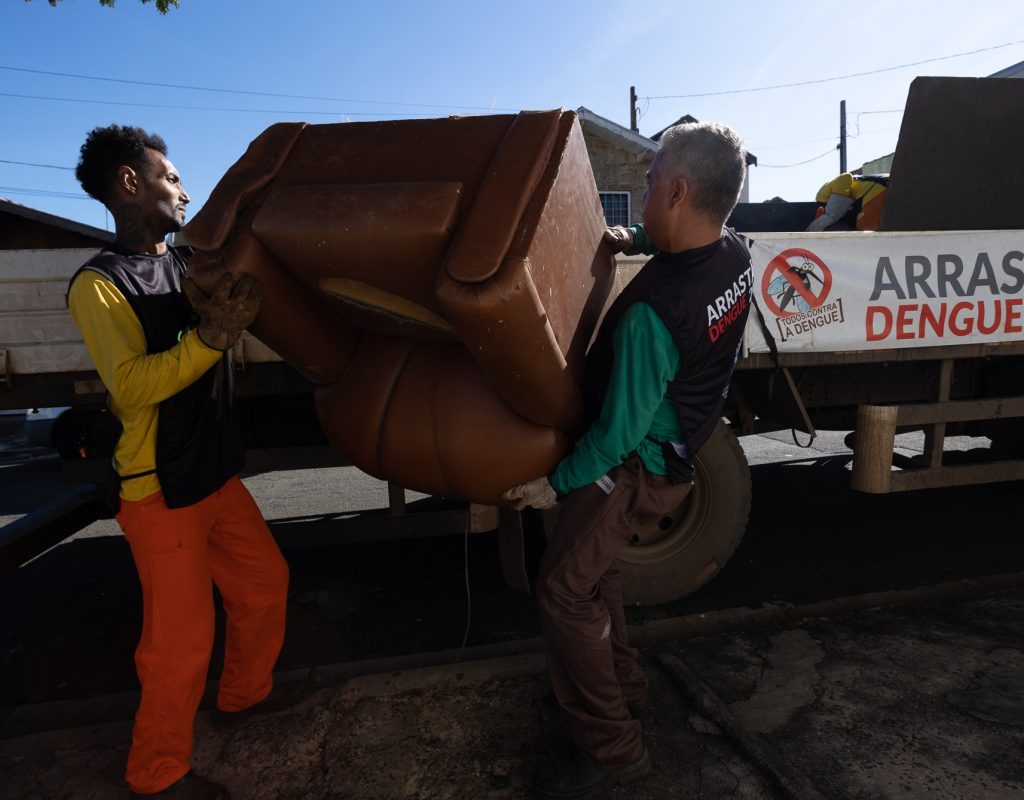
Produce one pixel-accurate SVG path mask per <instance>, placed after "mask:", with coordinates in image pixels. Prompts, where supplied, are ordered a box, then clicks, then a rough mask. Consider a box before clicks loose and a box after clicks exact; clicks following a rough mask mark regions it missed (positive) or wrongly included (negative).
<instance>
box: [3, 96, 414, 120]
mask: <svg viewBox="0 0 1024 800" xmlns="http://www.w3.org/2000/svg"><path fill="white" fill-rule="evenodd" d="M0 97H17V98H20V99H22V100H51V101H53V102H58V103H89V104H92V105H103V106H134V107H136V108H159V109H164V110H168V111H171V110H173V111H230V112H242V113H247V114H289V115H295V116H304V117H306V116H319V117H380V116H391V115H389V114H386V113H383V114H382V113H380V112H376V111H302V110H282V109H279V108H223V107H219V106H179V105H168V104H166V103H132V102H128V101H127V100H91V99H85V98H79V97H48V96H45V95H36V94H14V93H13V92H0ZM406 116H410V117H431V116H433V114H406Z"/></svg>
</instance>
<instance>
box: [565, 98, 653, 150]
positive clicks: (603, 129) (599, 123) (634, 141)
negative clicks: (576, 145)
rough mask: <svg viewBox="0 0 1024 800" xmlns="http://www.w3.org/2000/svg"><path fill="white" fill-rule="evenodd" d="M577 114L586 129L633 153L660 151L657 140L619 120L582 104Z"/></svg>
mask: <svg viewBox="0 0 1024 800" xmlns="http://www.w3.org/2000/svg"><path fill="white" fill-rule="evenodd" d="M576 115H577V116H578V117H579V118H580V125H582V126H583V129H584V130H590V131H592V132H594V133H596V134H597V135H598V136H601V137H602V138H604V139H610V140H612V141H614V142H615V143H616V144H617V145H619V146H620V147H622V148H623V149H625V150H628V151H629V152H631V153H632V154H633V155H636V156H639V155H642V154H643V153H656V152H658V144H657V142H652V141H651V140H650V139H648V138H647V137H646V136H641V135H640V134H639V133H637V132H636V131H631V130H630V129H629V128H624V127H623V126H622V125H619V124H618V123H617V122H612V121H611V120H610V119H606V118H605V117H602V116H601V115H600V114H595V113H594V112H593V111H591V110H590V109H589V108H586V107H584V106H580V107H579V108H577V109H576Z"/></svg>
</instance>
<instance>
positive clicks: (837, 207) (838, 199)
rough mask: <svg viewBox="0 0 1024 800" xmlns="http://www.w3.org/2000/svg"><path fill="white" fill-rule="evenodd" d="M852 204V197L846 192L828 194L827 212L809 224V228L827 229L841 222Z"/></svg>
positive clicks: (815, 229) (811, 229) (814, 229)
mask: <svg viewBox="0 0 1024 800" xmlns="http://www.w3.org/2000/svg"><path fill="white" fill-rule="evenodd" d="M852 205H853V198H852V197H847V196H846V195H845V194H836V193H835V192H833V193H832V194H830V195H829V196H828V201H827V202H826V203H825V213H824V214H822V215H821V216H820V217H818V218H817V219H816V220H814V222H812V223H811V224H810V225H808V226H807V230H809V231H823V230H825V229H826V228H827V227H828V226H829V225H834V224H835V223H837V222H839V220H841V219H842V218H843V214H845V213H846V212H847V211H849V210H850V206H852Z"/></svg>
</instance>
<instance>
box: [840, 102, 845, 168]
mask: <svg viewBox="0 0 1024 800" xmlns="http://www.w3.org/2000/svg"><path fill="white" fill-rule="evenodd" d="M844 172H846V101H845V100H840V101H839V174H840V175H841V174H842V173H844Z"/></svg>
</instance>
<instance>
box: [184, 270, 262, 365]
mask: <svg viewBox="0 0 1024 800" xmlns="http://www.w3.org/2000/svg"><path fill="white" fill-rule="evenodd" d="M181 288H182V290H183V291H184V292H185V295H186V297H188V301H189V303H191V304H192V308H193V309H194V310H195V312H196V313H197V314H198V315H199V320H200V322H199V327H198V328H197V329H196V333H198V334H199V338H200V339H202V341H203V344H205V345H206V346H207V347H212V348H213V349H214V350H229V349H231V347H232V345H234V343H235V342H236V341H238V337H239V336H241V335H242V331H244V330H245V329H246V328H248V327H249V325H250V324H251V323H252V321H253V320H254V319H256V314H257V312H259V310H260V300H261V298H262V297H263V284H261V283H260V282H259V281H258V280H256V278H254V277H253V276H252V275H245V274H243V275H242V276H241V277H240V278H238V280H235V278H234V277H233V276H232V275H230V274H226V273H225V274H224V275H221V276H220V280H219V281H217V285H216V286H215V287H213V295H212V296H210V297H207V296H206V295H205V294H204V293H203V290H202V289H200V288H199V287H198V286H196V285H195V284H194V283H193V282H192V279H191V278H185V279H184V280H183V281H182V282H181Z"/></svg>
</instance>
